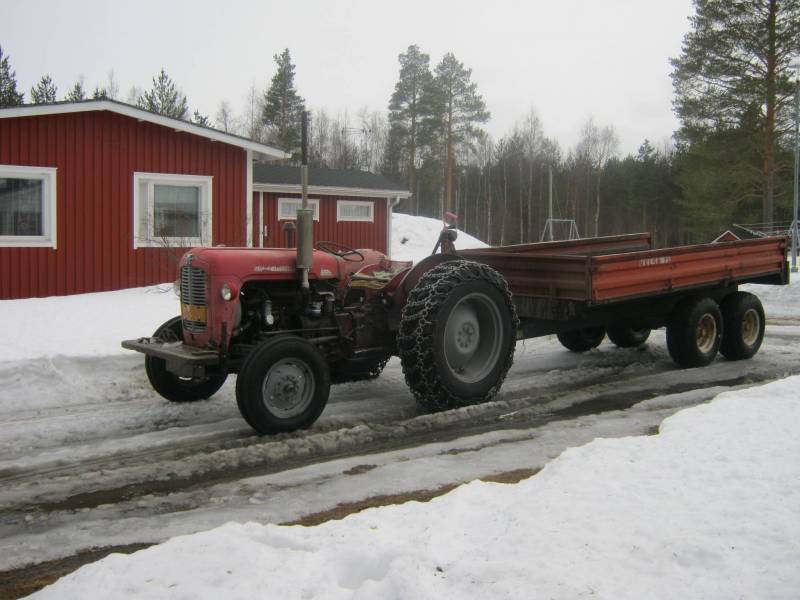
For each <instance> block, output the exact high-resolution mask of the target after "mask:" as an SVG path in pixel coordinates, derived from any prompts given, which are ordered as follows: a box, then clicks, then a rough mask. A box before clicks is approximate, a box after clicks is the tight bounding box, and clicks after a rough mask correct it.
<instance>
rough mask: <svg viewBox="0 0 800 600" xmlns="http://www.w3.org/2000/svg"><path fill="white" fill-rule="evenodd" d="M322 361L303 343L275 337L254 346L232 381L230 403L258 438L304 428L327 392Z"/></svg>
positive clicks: (322, 405) (325, 366)
mask: <svg viewBox="0 0 800 600" xmlns="http://www.w3.org/2000/svg"><path fill="white" fill-rule="evenodd" d="M330 386H331V381H330V373H329V371H328V364H327V363H326V362H325V357H324V356H322V354H321V353H320V352H319V350H317V348H316V347H315V346H314V345H313V344H311V343H310V342H307V341H306V340H304V339H302V338H298V337H294V336H281V337H277V338H273V339H271V340H267V341H266V342H263V343H262V344H260V345H259V346H257V347H256V348H255V349H254V350H253V351H252V352H251V353H250V354H249V355H248V357H247V358H246V359H245V361H244V363H243V364H242V367H241V369H240V370H239V375H238V377H237V378H236V403H237V405H238V406H239V412H241V413H242V416H243V417H244V420H245V421H247V423H248V424H249V425H250V426H251V427H252V428H253V429H255V430H256V431H257V432H258V433H262V434H265V433H280V432H285V431H295V430H297V429H305V428H307V427H310V426H311V425H312V424H313V423H314V421H316V420H317V418H318V417H319V416H320V414H322V411H323V409H324V408H325V405H326V404H327V402H328V394H329V392H330Z"/></svg>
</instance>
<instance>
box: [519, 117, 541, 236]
mask: <svg viewBox="0 0 800 600" xmlns="http://www.w3.org/2000/svg"><path fill="white" fill-rule="evenodd" d="M518 127H519V130H520V134H521V136H522V143H523V152H524V154H525V156H526V158H527V159H528V198H527V204H528V222H527V225H528V236H527V237H528V240H529V241H530V239H531V238H530V236H531V230H532V228H533V218H532V215H533V166H534V164H535V163H536V161H537V159H538V158H539V155H540V154H541V152H542V146H543V144H544V133H543V128H542V121H541V119H540V118H539V115H538V114H537V113H536V109H534V108H533V107H531V108H529V109H528V112H527V113H526V114H525V116H524V117H523V118H522V121H521V122H520V123H519V124H518ZM520 221H522V218H521V215H520ZM522 241H523V240H522V238H520V242H522Z"/></svg>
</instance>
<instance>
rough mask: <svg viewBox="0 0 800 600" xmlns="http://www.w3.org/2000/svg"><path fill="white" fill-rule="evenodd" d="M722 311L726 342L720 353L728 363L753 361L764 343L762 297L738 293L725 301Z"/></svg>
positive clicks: (723, 341)
mask: <svg viewBox="0 0 800 600" xmlns="http://www.w3.org/2000/svg"><path fill="white" fill-rule="evenodd" d="M720 310H721V311H722V327H723V333H722V343H721V344H720V347H719V351H720V352H721V353H722V355H723V356H724V357H725V358H727V359H728V360H743V359H747V358H752V357H753V355H755V353H756V352H758V349H759V348H761V342H763V341H764V326H765V321H766V319H765V318H764V307H763V306H762V305H761V300H759V299H758V296H755V295H753V294H750V293H748V292H736V293H733V294H731V295H730V296H728V297H727V298H725V300H723V301H722V304H721V305H720Z"/></svg>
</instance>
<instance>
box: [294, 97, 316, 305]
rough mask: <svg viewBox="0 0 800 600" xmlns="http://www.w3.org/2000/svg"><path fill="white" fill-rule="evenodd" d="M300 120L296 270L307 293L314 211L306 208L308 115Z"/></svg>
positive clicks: (312, 255)
mask: <svg viewBox="0 0 800 600" xmlns="http://www.w3.org/2000/svg"><path fill="white" fill-rule="evenodd" d="M302 118H303V120H302V129H301V131H302V134H301V135H302V137H301V143H302V147H301V151H300V152H301V161H302V162H301V165H300V192H301V196H302V203H303V206H302V208H300V209H298V211H297V268H298V269H299V270H300V286H301V287H302V289H303V290H304V291H306V292H307V291H308V289H309V282H308V271H309V270H310V269H311V266H312V263H313V261H314V211H313V210H312V209H310V208H308V113H307V112H305V111H303V115H302ZM306 296H307V294H306ZM306 299H307V298H306Z"/></svg>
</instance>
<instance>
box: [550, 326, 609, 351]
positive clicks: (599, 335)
mask: <svg viewBox="0 0 800 600" xmlns="http://www.w3.org/2000/svg"><path fill="white" fill-rule="evenodd" d="M556 337H557V338H558V341H559V342H561V345H562V346H564V348H566V349H567V350H569V351H570V352H587V351H588V350H591V349H592V348H597V347H598V346H599V345H600V343H601V342H602V341H603V338H604V337H606V330H605V329H604V328H603V327H584V328H582V329H572V330H570V331H562V332H561V333H557V334H556Z"/></svg>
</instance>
